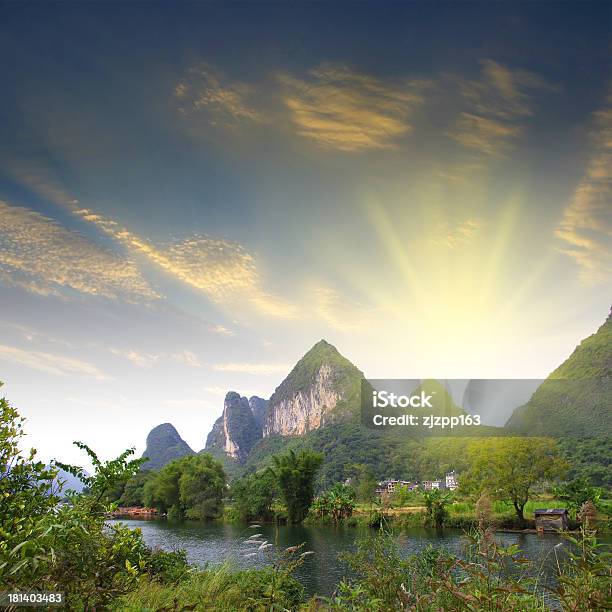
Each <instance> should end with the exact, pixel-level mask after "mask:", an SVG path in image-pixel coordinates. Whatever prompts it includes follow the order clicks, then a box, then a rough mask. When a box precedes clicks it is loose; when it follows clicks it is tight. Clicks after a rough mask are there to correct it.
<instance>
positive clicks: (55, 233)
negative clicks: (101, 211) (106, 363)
mask: <svg viewBox="0 0 612 612" xmlns="http://www.w3.org/2000/svg"><path fill="white" fill-rule="evenodd" d="M0 277H1V278H2V279H3V280H4V281H5V282H6V283H9V284H11V285H14V286H19V287H21V288H24V289H26V290H28V291H30V292H33V293H37V294H39V295H56V296H63V297H69V296H71V295H73V294H74V292H79V293H82V294H86V295H94V296H101V297H105V298H112V299H115V298H121V299H124V300H127V301H131V302H136V301H141V300H151V299H154V298H156V297H158V295H157V293H156V292H155V291H154V290H153V289H152V287H151V286H150V285H149V283H148V282H147V281H146V280H145V279H144V278H143V276H142V275H141V274H140V272H139V271H138V269H137V267H136V266H135V264H134V263H133V262H131V261H128V260H125V259H123V258H121V257H119V256H117V255H115V254H114V253H111V252H110V251H108V250H106V249H102V248H100V247H98V246H97V245H95V244H93V243H91V242H90V241H88V240H86V239H85V238H84V237H83V236H81V235H80V234H78V233H76V232H73V231H70V230H68V229H66V228H64V227H62V226H61V225H59V224H58V223H56V222H55V221H54V220H52V219H50V218H48V217H46V216H44V215H42V214H40V213H37V212H34V211H32V210H30V209H27V208H21V207H17V206H11V205H9V204H7V203H6V202H2V201H0Z"/></svg>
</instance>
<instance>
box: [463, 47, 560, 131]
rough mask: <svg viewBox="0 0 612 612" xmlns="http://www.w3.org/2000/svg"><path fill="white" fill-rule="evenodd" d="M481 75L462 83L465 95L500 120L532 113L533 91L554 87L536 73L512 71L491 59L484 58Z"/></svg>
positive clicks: (479, 110) (486, 112)
mask: <svg viewBox="0 0 612 612" xmlns="http://www.w3.org/2000/svg"><path fill="white" fill-rule="evenodd" d="M480 63H481V66H482V76H481V78H480V79H479V80H476V81H467V82H465V83H463V84H462V87H461V88H462V93H463V96H464V98H465V99H466V100H467V101H468V102H470V103H471V104H472V105H473V107H474V110H475V112H478V113H480V114H483V115H490V116H494V117H498V118H500V119H508V120H512V119H515V118H516V117H521V116H531V115H533V109H532V108H531V98H532V92H533V91H536V90H554V89H555V88H554V87H553V86H552V85H551V84H550V83H548V82H547V81H545V80H544V79H542V78H540V77H539V76H537V75H536V74H534V73H533V72H529V71H527V70H511V69H510V68H506V67H505V66H502V65H501V64H498V63H497V62H494V61H492V60H488V59H486V60H482V61H481V62H480Z"/></svg>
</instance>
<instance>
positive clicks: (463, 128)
mask: <svg viewBox="0 0 612 612" xmlns="http://www.w3.org/2000/svg"><path fill="white" fill-rule="evenodd" d="M521 131H522V130H521V128H520V127H518V126H514V125H510V124H508V123H503V122H501V121H498V120H496V119H487V118H486V117H481V116H479V115H472V114H471V113H461V117H460V119H459V121H458V122H457V124H456V126H455V128H454V130H453V131H452V132H451V133H450V136H451V137H452V138H453V139H454V140H456V141H457V142H459V143H460V144H462V145H463V146H464V147H467V148H469V149H475V150H477V151H479V152H480V153H483V154H485V155H491V156H493V157H501V156H502V155H504V153H505V152H506V151H507V150H508V149H510V148H512V146H513V145H514V140H515V139H516V138H517V137H518V136H519V135H520V134H521Z"/></svg>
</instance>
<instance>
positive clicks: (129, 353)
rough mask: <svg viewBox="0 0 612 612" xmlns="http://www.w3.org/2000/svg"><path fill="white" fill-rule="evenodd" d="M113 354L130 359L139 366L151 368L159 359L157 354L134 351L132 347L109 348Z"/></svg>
mask: <svg viewBox="0 0 612 612" xmlns="http://www.w3.org/2000/svg"><path fill="white" fill-rule="evenodd" d="M109 350H110V352H111V353H112V354H113V355H117V356H118V357H123V358H124V359H127V360H128V361H131V362H132V363H133V364H134V365H136V366H138V367H139V368H151V367H153V366H154V365H155V364H156V363H157V362H158V361H159V357H160V356H159V355H154V354H151V353H142V352H139V351H135V350H134V349H116V348H111V349H109Z"/></svg>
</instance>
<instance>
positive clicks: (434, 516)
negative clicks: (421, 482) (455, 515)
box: [423, 489, 451, 527]
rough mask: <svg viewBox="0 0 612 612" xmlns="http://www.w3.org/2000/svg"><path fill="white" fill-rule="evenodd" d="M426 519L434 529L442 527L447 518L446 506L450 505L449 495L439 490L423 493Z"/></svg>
mask: <svg viewBox="0 0 612 612" xmlns="http://www.w3.org/2000/svg"><path fill="white" fill-rule="evenodd" d="M423 499H424V500H425V508H426V509H427V519H428V520H429V522H430V523H431V524H432V525H434V526H435V527H442V526H443V525H444V522H445V521H446V519H447V518H448V509H447V506H448V505H449V504H450V503H451V495H450V493H448V492H443V491H440V489H432V490H431V491H425V493H423Z"/></svg>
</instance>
